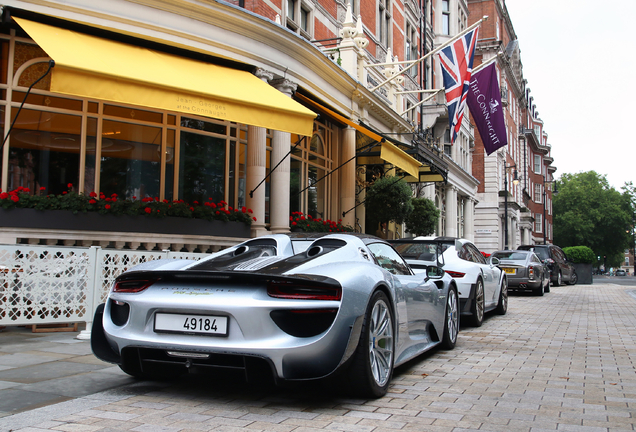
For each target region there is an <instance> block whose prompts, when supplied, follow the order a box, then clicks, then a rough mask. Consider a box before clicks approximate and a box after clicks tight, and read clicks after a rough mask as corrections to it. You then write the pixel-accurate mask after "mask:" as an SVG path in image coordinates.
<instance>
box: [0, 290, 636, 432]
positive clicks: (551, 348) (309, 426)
mask: <svg viewBox="0 0 636 432" xmlns="http://www.w3.org/2000/svg"><path fill="white" fill-rule="evenodd" d="M633 290H634V288H633V287H631V288H629V287H621V286H618V285H613V284H596V285H576V286H573V287H570V286H563V287H557V288H552V292H551V293H548V294H546V295H545V296H543V297H533V296H528V295H515V296H511V298H510V307H509V310H508V314H507V315H505V316H497V315H491V316H488V318H487V320H486V321H485V322H484V325H483V326H482V327H480V328H471V327H466V328H462V331H461V332H460V335H459V339H458V343H457V347H456V348H455V350H453V351H442V350H434V351H433V352H430V353H427V354H425V355H423V356H421V357H419V358H417V359H415V360H414V361H411V362H410V363H408V364H406V365H404V366H402V367H400V368H398V369H397V370H396V373H395V376H394V380H393V383H392V386H391V388H390V392H389V394H387V395H386V396H385V397H383V398H380V399H377V400H360V399H351V398H348V397H347V396H346V394H344V393H340V392H339V391H336V389H332V390H330V389H326V388H324V387H321V386H313V385H312V386H308V385H307V386H300V387H295V388H292V389H272V388H263V387H255V386H251V385H248V384H244V383H241V382H237V381H236V380H231V379H218V380H210V379H201V378H197V377H193V376H188V377H186V378H184V379H179V380H175V381H169V382H141V381H133V380H130V379H129V378H127V377H125V376H124V375H122V374H121V373H119V372H118V371H117V370H116V369H113V368H112V367H110V366H109V365H105V364H103V363H101V362H98V361H96V360H91V359H90V356H88V354H87V352H88V351H87V348H86V347H87V346H88V344H87V343H86V342H79V341H77V342H73V340H71V339H70V338H68V337H61V336H60V335H55V336H46V337H37V336H36V337H35V338H37V339H35V338H34V337H29V338H28V341H27V342H25V341H22V342H21V341H20V340H19V338H17V339H12V337H13V336H10V337H9V341H8V342H7V339H5V337H6V335H2V334H1V333H0V353H1V354H3V355H0V365H1V366H0V369H4V370H0V389H2V388H4V390H0V406H5V407H6V408H0V411H2V410H5V413H6V412H7V410H10V409H12V408H11V407H12V406H14V405H12V404H11V403H10V402H6V401H7V398H13V397H21V398H28V397H32V398H34V399H33V400H34V401H35V402H34V405H33V406H37V405H43V404H48V405H46V406H42V407H40V408H36V409H29V410H27V411H23V412H21V413H17V414H12V415H6V416H5V417H2V418H0V431H3V432H4V431H11V430H12V431H15V432H17V431H20V432H42V431H78V432H80V431H102V432H108V431H116V430H131V431H138V432H145V431H148V432H154V431H160V432H173V431H174V432H177V431H182V432H186V431H223V432H230V431H232V432H234V431H251V432H254V431H281V432H287V431H294V432H311V431H319V430H330V431H351V432H358V431H359V432H388V431H449V432H450V431H473V430H474V431H476V430H479V431H506V432H514V431H532V432H538V431H583V432H588V431H589V432H595V431H604V432H609V431H633V430H635V429H636V368H635V366H636V313H635V311H636V298H635V297H634V296H633V295H632V292H633ZM20 359H21V360H20ZM55 363H60V366H57V367H55V368H54V367H53V365H54V364H55ZM36 365H39V366H38V367H36ZM44 366H46V367H44ZM73 367H76V368H77V369H75V371H74V373H75V374H74V375H72V376H71V378H69V375H64V374H65V373H66V374H68V373H69V372H68V371H69V370H70V369H73ZM40 368H42V369H41V370H43V371H47V372H38V370H40ZM53 370H56V371H58V373H59V374H61V375H63V376H64V377H58V378H51V377H52V376H53V375H54V373H55V372H52V371H53ZM86 376H89V377H92V378H90V379H89V381H86V382H89V383H90V382H92V383H93V384H92V385H93V386H94V387H93V390H94V391H93V392H87V391H86V388H87V387H89V388H90V385H89V384H86V382H85V384H82V385H75V384H74V381H75V380H81V379H87V378H85V377H86ZM10 390H13V392H14V394H15V396H12V395H11V393H6V392H7V391H10ZM26 392H30V393H29V395H31V396H27V395H26ZM38 397H39V398H40V399H37V401H36V398H38ZM56 398H58V399H56ZM65 399H66V400H65ZM58 401H63V402H59V403H53V404H51V402H58ZM3 404H4V405H3ZM22 409H24V408H22ZM9 412H10V411H9Z"/></svg>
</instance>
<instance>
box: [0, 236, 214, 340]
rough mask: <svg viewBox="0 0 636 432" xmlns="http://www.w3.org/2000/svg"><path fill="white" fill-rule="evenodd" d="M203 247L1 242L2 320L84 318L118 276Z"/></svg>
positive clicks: (50, 321)
mask: <svg viewBox="0 0 636 432" xmlns="http://www.w3.org/2000/svg"><path fill="white" fill-rule="evenodd" d="M208 255H209V254H204V253H191V252H172V251H168V250H166V251H136V250H113V249H102V248H101V247H99V246H91V247H88V248H82V247H61V246H34V245H23V244H20V245H0V326H13V325H16V326H17V325H48V324H68V323H82V322H84V323H86V330H84V331H82V333H80V335H79V336H78V337H79V338H81V339H88V338H90V330H91V326H92V321H93V315H94V314H95V308H96V307H97V306H98V305H99V304H100V303H103V302H104V301H105V300H106V297H107V295H108V292H109V290H110V288H111V286H112V284H113V282H114V280H115V278H116V277H117V276H119V275H120V274H121V273H123V272H125V271H126V270H128V269H130V268H132V267H134V266H136V265H137V264H141V263H143V262H146V261H151V260H156V259H163V258H165V259H191V260H199V259H201V258H204V257H206V256H208Z"/></svg>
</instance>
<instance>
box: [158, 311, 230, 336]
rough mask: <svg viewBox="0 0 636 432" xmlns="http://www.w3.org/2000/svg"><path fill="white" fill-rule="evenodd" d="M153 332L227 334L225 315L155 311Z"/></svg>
mask: <svg viewBox="0 0 636 432" xmlns="http://www.w3.org/2000/svg"><path fill="white" fill-rule="evenodd" d="M155 332H163V333H189V334H192V333H194V334H201V335H208V336H227V317H225V316H213V315H190V314H172V313H157V314H155Z"/></svg>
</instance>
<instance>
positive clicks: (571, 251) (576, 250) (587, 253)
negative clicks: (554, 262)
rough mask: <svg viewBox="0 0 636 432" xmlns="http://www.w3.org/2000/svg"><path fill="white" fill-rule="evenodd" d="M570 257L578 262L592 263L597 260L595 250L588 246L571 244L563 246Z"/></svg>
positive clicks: (574, 261)
mask: <svg viewBox="0 0 636 432" xmlns="http://www.w3.org/2000/svg"><path fill="white" fill-rule="evenodd" d="M563 252H564V253H565V255H567V257H568V259H569V260H570V261H572V262H573V263H577V264H592V263H595V262H596V255H594V251H593V250H592V249H590V248H589V247H587V246H570V247H566V248H563Z"/></svg>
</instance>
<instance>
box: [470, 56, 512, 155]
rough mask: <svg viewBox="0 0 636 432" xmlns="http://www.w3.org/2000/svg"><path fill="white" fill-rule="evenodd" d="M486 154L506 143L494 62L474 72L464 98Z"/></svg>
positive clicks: (504, 124) (506, 135)
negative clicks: (466, 95)
mask: <svg viewBox="0 0 636 432" xmlns="http://www.w3.org/2000/svg"><path fill="white" fill-rule="evenodd" d="M466 103H467V104H468V108H469V109H470V113H471V114H472V116H473V120H474V121H475V125H476V126H477V130H478V131H479V135H480V136H481V140H482V142H483V143H484V149H485V150H486V154H488V155H490V154H491V153H492V152H494V151H495V150H497V149H498V148H501V147H503V146H505V145H506V144H508V134H507V133H506V123H505V121H504V114H503V107H502V106H501V93H500V91H499V80H498V79H497V70H496V69H495V63H492V64H491V65H489V66H486V67H485V68H483V69H482V70H480V71H478V72H477V73H474V74H473V76H472V77H471V79H470V88H469V89H468V97H467V99H466Z"/></svg>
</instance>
